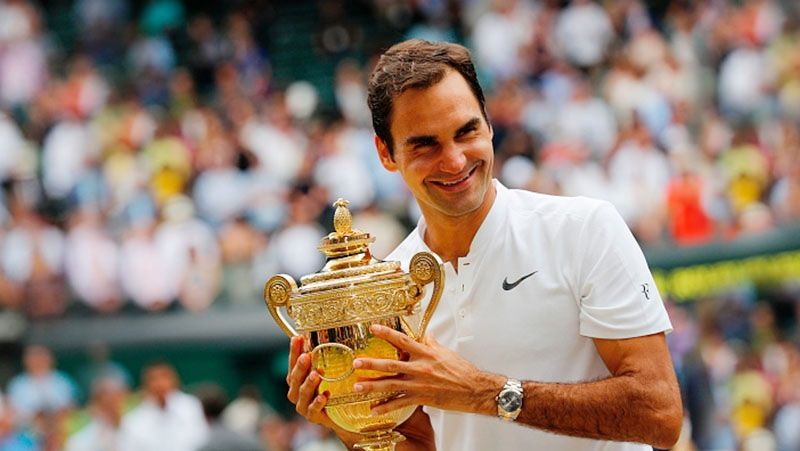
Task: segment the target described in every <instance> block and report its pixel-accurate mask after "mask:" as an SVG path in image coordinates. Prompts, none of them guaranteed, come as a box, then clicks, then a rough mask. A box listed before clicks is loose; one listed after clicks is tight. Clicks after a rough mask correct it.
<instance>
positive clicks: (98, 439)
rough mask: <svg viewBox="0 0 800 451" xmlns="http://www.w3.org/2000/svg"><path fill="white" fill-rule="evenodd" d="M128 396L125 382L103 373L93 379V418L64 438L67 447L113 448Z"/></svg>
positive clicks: (71, 450) (85, 450) (83, 450)
mask: <svg viewBox="0 0 800 451" xmlns="http://www.w3.org/2000/svg"><path fill="white" fill-rule="evenodd" d="M127 396H128V384H127V382H126V381H125V380H124V379H122V378H121V377H118V376H116V375H111V374H106V375H102V376H100V377H98V378H97V379H95V380H94V381H92V399H91V408H92V419H91V421H89V424H87V425H86V426H84V427H83V429H81V430H80V431H78V432H76V433H75V435H73V436H72V437H70V438H69V440H68V441H67V446H66V448H65V449H66V450H67V451H116V450H118V449H119V446H118V444H117V442H118V435H119V427H120V424H121V423H122V415H123V413H124V411H125V400H126V398H127Z"/></svg>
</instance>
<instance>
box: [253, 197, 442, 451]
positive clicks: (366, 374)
mask: <svg viewBox="0 0 800 451" xmlns="http://www.w3.org/2000/svg"><path fill="white" fill-rule="evenodd" d="M334 206H335V207H336V212H335V213H334V228H335V230H336V231H335V232H333V233H330V234H329V235H328V236H327V237H325V238H324V239H323V240H322V243H321V244H320V246H319V249H320V251H322V252H323V253H324V254H325V256H326V258H327V261H326V263H325V266H324V267H323V268H322V270H321V271H320V272H318V273H315V274H309V275H306V276H303V277H301V278H300V282H301V285H300V286H299V287H298V285H297V284H296V282H295V280H294V279H293V278H292V277H291V276H288V275H285V274H278V275H275V276H272V277H271V278H270V279H269V280H268V281H267V283H266V285H265V286H264V301H265V303H266V306H267V310H268V311H269V313H270V315H272V318H273V319H274V320H275V322H276V323H277V324H278V326H280V328H281V329H282V330H283V331H284V332H285V333H286V334H287V335H288V336H290V337H292V336H296V335H303V337H304V338H305V340H304V343H305V351H306V352H308V353H310V355H311V365H312V368H313V369H315V370H316V371H317V372H318V373H319V374H320V377H321V379H322V381H321V382H320V385H319V389H318V390H319V391H320V392H324V391H328V392H329V393H330V396H329V398H328V404H327V405H326V406H325V411H326V413H327V414H328V416H329V417H330V419H331V420H332V421H333V422H334V423H336V424H337V425H338V426H339V427H341V428H343V429H345V430H347V431H350V432H354V433H358V434H361V435H362V436H363V438H362V440H359V441H358V443H356V445H355V447H356V449H363V450H367V451H384V450H385V451H390V450H394V448H395V445H396V444H397V443H398V442H400V441H402V440H403V439H404V437H403V436H402V435H401V434H399V433H397V432H395V431H394V430H393V429H394V428H395V427H397V426H398V425H399V424H401V423H403V422H404V421H405V420H407V419H408V417H410V416H411V414H412V413H413V412H414V410H415V409H416V407H415V406H408V407H403V408H400V409H396V410H393V411H391V412H387V413H385V414H382V415H376V416H373V415H371V411H370V409H371V408H372V407H373V406H375V405H378V404H382V403H384V402H386V401H388V400H390V399H392V398H394V397H396V396H398V395H399V393H392V392H387V393H357V392H355V391H354V390H353V384H355V383H356V382H358V381H363V380H373V379H380V378H384V377H388V376H393V375H394V373H386V372H381V371H374V370H364V369H354V368H353V360H354V359H356V358H358V357H372V358H380V359H394V360H399V359H401V355H400V352H399V351H398V350H397V348H395V347H394V346H393V345H392V344H390V343H389V342H387V341H385V340H383V339H381V338H378V337H376V336H374V335H373V334H372V333H371V332H370V326H372V325H373V324H381V325H384V326H387V327H391V328H392V329H394V330H396V331H400V332H403V333H405V334H407V335H408V336H410V337H411V338H413V339H415V340H418V339H419V338H420V337H422V335H424V333H425V329H426V328H427V325H428V322H429V321H430V319H431V316H432V315H433V312H434V311H435V309H436V306H437V304H438V303H439V298H440V297H441V295H442V288H443V286H444V273H443V271H442V269H441V263H440V262H439V260H438V259H437V257H436V256H434V255H433V254H431V253H430V252H420V253H418V254H416V255H414V257H413V258H412V259H411V262H410V264H409V272H408V273H405V272H403V270H402V269H401V267H400V263H399V262H396V261H379V260H376V259H374V258H373V257H372V255H371V254H370V251H369V244H370V243H372V242H374V241H375V238H374V237H372V236H370V235H369V234H368V233H364V232H361V231H359V230H353V229H352V217H351V215H350V212H349V210H348V209H347V201H345V200H343V199H339V200H338V201H336V203H335V204H334ZM431 283H432V284H433V292H432V293H431V296H430V300H429V301H428V306H427V308H426V309H425V311H424V312H421V303H422V300H423V299H424V297H425V287H426V286H427V285H429V284H431ZM282 310H285V312H286V315H288V317H289V318H291V320H292V322H293V323H294V324H293V325H292V323H291V322H290V321H289V320H288V319H287V317H286V316H284V314H283V311H282Z"/></svg>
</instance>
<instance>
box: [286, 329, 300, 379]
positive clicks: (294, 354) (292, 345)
mask: <svg viewBox="0 0 800 451" xmlns="http://www.w3.org/2000/svg"><path fill="white" fill-rule="evenodd" d="M302 353H303V336H302V335H298V336H295V337H292V338H291V340H289V367H288V368H289V371H291V370H292V368H294V366H295V364H296V363H297V359H298V358H299V357H300V354H302ZM287 373H288V371H287Z"/></svg>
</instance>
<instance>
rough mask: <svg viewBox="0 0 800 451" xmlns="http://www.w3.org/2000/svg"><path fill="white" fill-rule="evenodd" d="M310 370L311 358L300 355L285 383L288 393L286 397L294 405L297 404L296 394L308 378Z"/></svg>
mask: <svg viewBox="0 0 800 451" xmlns="http://www.w3.org/2000/svg"><path fill="white" fill-rule="evenodd" d="M310 368H311V356H309V355H308V354H305V353H303V354H300V357H298V358H297V363H296V364H295V365H294V367H292V370H291V372H290V373H289V376H287V380H286V382H287V383H288V384H289V393H287V395H286V397H287V398H289V401H291V402H292V403H294V404H297V399H298V394H299V392H300V387H301V385H302V384H303V382H304V381H305V380H306V379H307V378H308V371H309V369H310Z"/></svg>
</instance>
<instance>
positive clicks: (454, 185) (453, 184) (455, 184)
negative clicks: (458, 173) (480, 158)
mask: <svg viewBox="0 0 800 451" xmlns="http://www.w3.org/2000/svg"><path fill="white" fill-rule="evenodd" d="M478 166H480V163H476V164H475V166H473V167H472V169H470V170H469V172H467V173H466V174H465V175H464V176H463V177H461V178H459V179H455V180H432V181H431V183H433V184H435V185H437V186H440V187H442V188H445V189H448V190H450V189H458V188H460V187H462V186H464V185H466V183H467V182H468V181H469V179H470V178H472V175H473V174H475V170H476V169H478Z"/></svg>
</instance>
